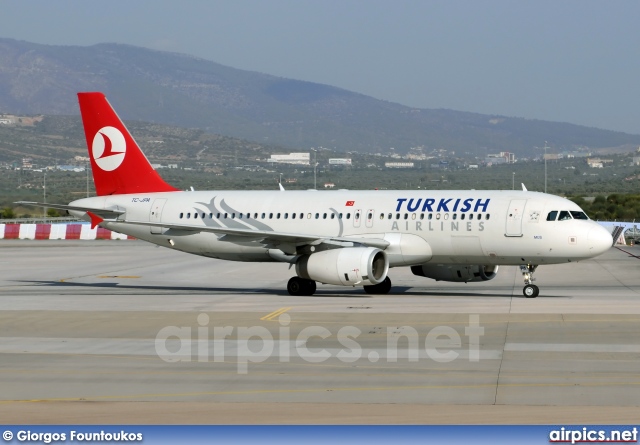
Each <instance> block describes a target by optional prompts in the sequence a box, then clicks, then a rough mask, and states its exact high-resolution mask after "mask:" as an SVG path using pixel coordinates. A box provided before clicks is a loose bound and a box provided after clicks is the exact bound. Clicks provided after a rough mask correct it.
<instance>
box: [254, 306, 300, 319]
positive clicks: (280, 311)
mask: <svg viewBox="0 0 640 445" xmlns="http://www.w3.org/2000/svg"><path fill="white" fill-rule="evenodd" d="M291 309H293V308H291V307H281V308H280V309H278V310H277V311H273V312H271V313H270V314H267V315H265V316H264V317H262V318H261V319H260V320H262V321H273V320H274V319H275V318H277V317H278V316H280V315H282V314H284V313H285V312H287V311H289V310H291Z"/></svg>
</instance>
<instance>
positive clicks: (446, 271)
mask: <svg viewBox="0 0 640 445" xmlns="http://www.w3.org/2000/svg"><path fill="white" fill-rule="evenodd" d="M411 272H413V274H414V275H418V276H420V277H425V278H431V279H433V280H436V281H451V282H458V283H461V282H463V283H469V282H474V281H489V280H493V279H494V278H495V277H496V274H497V273H498V266H492V265H477V266H475V265H471V266H468V265H465V264H451V265H447V266H445V265H436V264H422V265H420V266H412V267H411Z"/></svg>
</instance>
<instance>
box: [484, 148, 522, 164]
mask: <svg viewBox="0 0 640 445" xmlns="http://www.w3.org/2000/svg"><path fill="white" fill-rule="evenodd" d="M484 162H485V164H487V165H496V164H515V162H516V155H515V154H514V153H511V152H508V151H501V152H500V153H496V154H488V155H487V157H486V158H485V160H484Z"/></svg>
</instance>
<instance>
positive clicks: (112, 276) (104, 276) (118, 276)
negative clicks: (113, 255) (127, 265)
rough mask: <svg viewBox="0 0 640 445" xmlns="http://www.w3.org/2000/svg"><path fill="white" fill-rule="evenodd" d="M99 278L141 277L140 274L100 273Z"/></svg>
mask: <svg viewBox="0 0 640 445" xmlns="http://www.w3.org/2000/svg"><path fill="white" fill-rule="evenodd" d="M98 278H140V276H139V275H98Z"/></svg>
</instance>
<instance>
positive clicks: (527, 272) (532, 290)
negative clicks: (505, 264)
mask: <svg viewBox="0 0 640 445" xmlns="http://www.w3.org/2000/svg"><path fill="white" fill-rule="evenodd" d="M537 267H538V265H537V264H535V265H534V264H522V265H520V272H522V278H524V288H523V289H522V293H523V295H524V296H525V297H527V298H536V297H537V296H538V294H539V293H540V289H539V288H538V286H536V285H535V284H532V282H533V273H534V272H535V271H536V268H537Z"/></svg>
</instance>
